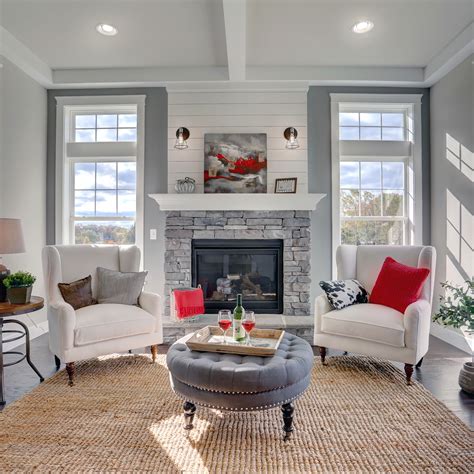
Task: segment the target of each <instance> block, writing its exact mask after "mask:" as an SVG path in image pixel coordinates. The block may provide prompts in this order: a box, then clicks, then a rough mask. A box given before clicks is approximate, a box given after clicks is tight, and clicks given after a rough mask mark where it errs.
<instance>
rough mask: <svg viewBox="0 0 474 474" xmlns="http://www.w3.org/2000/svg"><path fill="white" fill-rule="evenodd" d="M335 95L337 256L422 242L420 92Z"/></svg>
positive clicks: (333, 144) (334, 222)
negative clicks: (347, 247)
mask: <svg viewBox="0 0 474 474" xmlns="http://www.w3.org/2000/svg"><path fill="white" fill-rule="evenodd" d="M330 95H331V127H332V133H331V137H332V138H331V155H332V227H333V229H332V235H333V256H335V250H336V247H337V246H338V245H339V244H341V243H342V244H355V245H360V244H367V245H371V244H374V245H375V244H388V245H407V244H421V243H422V228H423V225H422V180H421V178H422V176H421V95H419V94H330ZM415 224H416V225H415ZM334 258H335V257H334ZM335 267H336V266H335V261H334V260H333V268H334V269H335Z"/></svg>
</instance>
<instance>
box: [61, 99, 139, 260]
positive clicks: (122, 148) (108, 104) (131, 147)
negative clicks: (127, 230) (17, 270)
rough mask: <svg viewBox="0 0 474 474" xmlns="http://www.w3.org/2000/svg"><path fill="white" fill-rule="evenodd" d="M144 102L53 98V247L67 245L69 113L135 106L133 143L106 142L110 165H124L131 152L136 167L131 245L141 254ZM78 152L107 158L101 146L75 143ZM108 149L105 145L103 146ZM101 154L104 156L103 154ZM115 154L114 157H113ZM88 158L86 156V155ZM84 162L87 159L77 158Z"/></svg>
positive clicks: (69, 241)
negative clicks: (86, 148)
mask: <svg viewBox="0 0 474 474" xmlns="http://www.w3.org/2000/svg"><path fill="white" fill-rule="evenodd" d="M145 99H146V95H108V96H74V97H57V98H56V102H57V103H56V196H55V241H56V243H57V244H71V243H72V240H71V230H70V206H69V204H70V199H71V197H70V192H71V189H70V188H71V186H70V184H71V176H70V167H69V163H66V160H69V158H67V156H68V155H67V151H68V146H71V141H70V137H69V136H67V134H68V131H70V130H71V127H70V126H69V120H70V115H71V113H70V112H71V110H77V109H84V110H100V108H101V107H102V106H103V107H104V109H106V110H108V109H110V108H118V107H120V106H124V107H125V108H126V107H127V106H130V105H135V106H136V108H137V141H136V145H135V143H131V142H110V144H113V146H115V149H114V152H113V155H114V156H115V158H114V161H125V160H126V159H127V157H130V155H131V153H130V152H131V151H134V152H133V159H134V160H136V163H137V183H136V205H137V214H136V221H135V222H136V229H135V245H137V247H139V248H140V249H141V250H142V255H143V240H144V195H145V192H144V166H145ZM74 145H79V146H78V147H77V148H78V150H80V149H81V148H82V147H83V146H84V145H85V146H87V145H92V146H94V147H95V150H96V152H97V158H100V159H101V160H103V161H106V160H107V158H108V157H107V154H108V153H106V152H105V150H104V144H103V143H90V144H89V143H86V144H84V143H78V144H75V143H74ZM106 145H109V142H107V143H106ZM104 152H105V153H104ZM115 152H117V153H115ZM88 156H90V155H88ZM77 159H80V160H81V161H87V158H86V157H84V158H79V157H78V158H77Z"/></svg>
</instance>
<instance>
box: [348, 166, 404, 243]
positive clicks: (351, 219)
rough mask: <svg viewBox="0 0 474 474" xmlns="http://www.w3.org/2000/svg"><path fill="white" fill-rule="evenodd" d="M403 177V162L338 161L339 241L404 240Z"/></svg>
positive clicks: (373, 241)
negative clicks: (339, 189)
mask: <svg viewBox="0 0 474 474" xmlns="http://www.w3.org/2000/svg"><path fill="white" fill-rule="evenodd" d="M404 177H405V165H404V163H403V162H390V161H388V162H382V161H366V162H364V161H361V162H359V161H343V162H341V164H340V187H341V198H340V207H341V242H342V243H344V244H358V245H360V244H399V245H401V244H403V243H404V227H405V225H404V224H405V205H404V194H405V179H404Z"/></svg>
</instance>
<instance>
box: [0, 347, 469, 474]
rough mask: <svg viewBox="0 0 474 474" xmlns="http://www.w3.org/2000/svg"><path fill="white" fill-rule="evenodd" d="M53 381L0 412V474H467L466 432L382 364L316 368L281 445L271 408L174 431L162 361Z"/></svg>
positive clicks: (215, 416)
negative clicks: (70, 381)
mask: <svg viewBox="0 0 474 474" xmlns="http://www.w3.org/2000/svg"><path fill="white" fill-rule="evenodd" d="M76 377H77V381H76V385H75V386H74V387H72V388H71V387H68V385H67V382H66V375H65V373H64V372H63V371H62V372H59V373H57V374H56V375H55V376H53V377H52V378H50V379H49V380H47V381H46V382H44V383H43V384H41V385H40V386H38V387H37V388H36V389H35V390H33V391H32V392H31V393H29V394H28V395H26V396H25V397H23V398H22V399H20V400H19V401H17V402H15V403H13V404H12V405H11V406H8V407H7V408H6V409H5V410H4V411H3V413H1V414H0V471H1V472H12V471H18V472H77V471H81V472H99V471H101V472H103V471H107V472H117V471H120V472H144V471H147V472H157V473H168V472H170V473H181V472H186V473H194V472H196V473H197V472H199V473H241V474H244V473H245V474H246V473H253V472H259V473H260V472H262V473H280V472H281V473H283V472H284V473H303V472H304V473H306V472H390V473H394V472H404V473H405V472H442V473H446V472H469V471H470V470H471V472H472V468H473V453H472V449H473V438H472V436H471V432H470V430H469V429H468V428H467V426H466V425H464V424H463V423H462V422H461V421H460V420H458V419H457V418H456V417H455V416H454V415H453V414H452V413H450V412H449V410H448V409H447V408H446V407H445V406H444V405H443V404H441V403H440V402H438V401H437V400H436V399H435V398H433V397H432V396H431V394H430V393H429V392H428V391H427V390H425V389H424V388H423V387H422V386H421V385H419V384H418V383H415V384H414V385H413V386H411V387H407V386H406V385H405V382H404V377H403V375H402V374H401V372H400V371H399V370H398V369H396V368H395V367H393V366H392V365H391V364H389V363H387V362H381V361H377V360H374V359H369V358H361V357H355V356H346V357H344V356H342V357H330V358H329V359H328V366H326V367H323V366H322V365H321V362H320V360H319V358H316V359H315V365H314V369H313V377H312V383H311V386H310V388H309V390H308V391H307V392H306V393H305V394H304V395H303V397H302V398H301V399H299V400H298V401H297V402H296V410H295V415H296V418H295V432H294V436H293V438H292V439H291V440H290V441H287V442H284V441H283V440H282V426H281V425H282V418H281V413H280V410H279V409H273V410H269V411H266V412H257V413H243V414H234V413H222V412H218V411H212V410H206V409H199V408H198V411H197V414H196V417H195V423H194V424H195V428H194V430H192V431H191V432H185V431H184V430H183V416H182V411H181V402H180V401H179V400H178V398H177V397H176V396H175V395H174V394H173V392H172V391H171V389H170V385H169V381H168V372H167V369H166V366H165V357H164V356H159V358H158V360H157V362H156V363H155V364H152V363H151V360H150V358H149V357H147V356H144V355H143V356H139V355H134V356H113V357H109V358H103V359H101V360H90V361H87V362H83V363H80V364H78V366H77V372H76Z"/></svg>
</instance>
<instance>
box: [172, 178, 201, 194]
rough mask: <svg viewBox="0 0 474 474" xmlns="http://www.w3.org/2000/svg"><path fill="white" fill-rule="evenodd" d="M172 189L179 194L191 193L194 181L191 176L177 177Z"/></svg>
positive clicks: (194, 184)
mask: <svg viewBox="0 0 474 474" xmlns="http://www.w3.org/2000/svg"><path fill="white" fill-rule="evenodd" d="M174 189H175V191H176V192H177V193H179V194H191V193H194V190H195V189H196V181H195V180H194V179H193V178H188V177H186V178H184V179H177V180H176V184H175V185H174Z"/></svg>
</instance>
